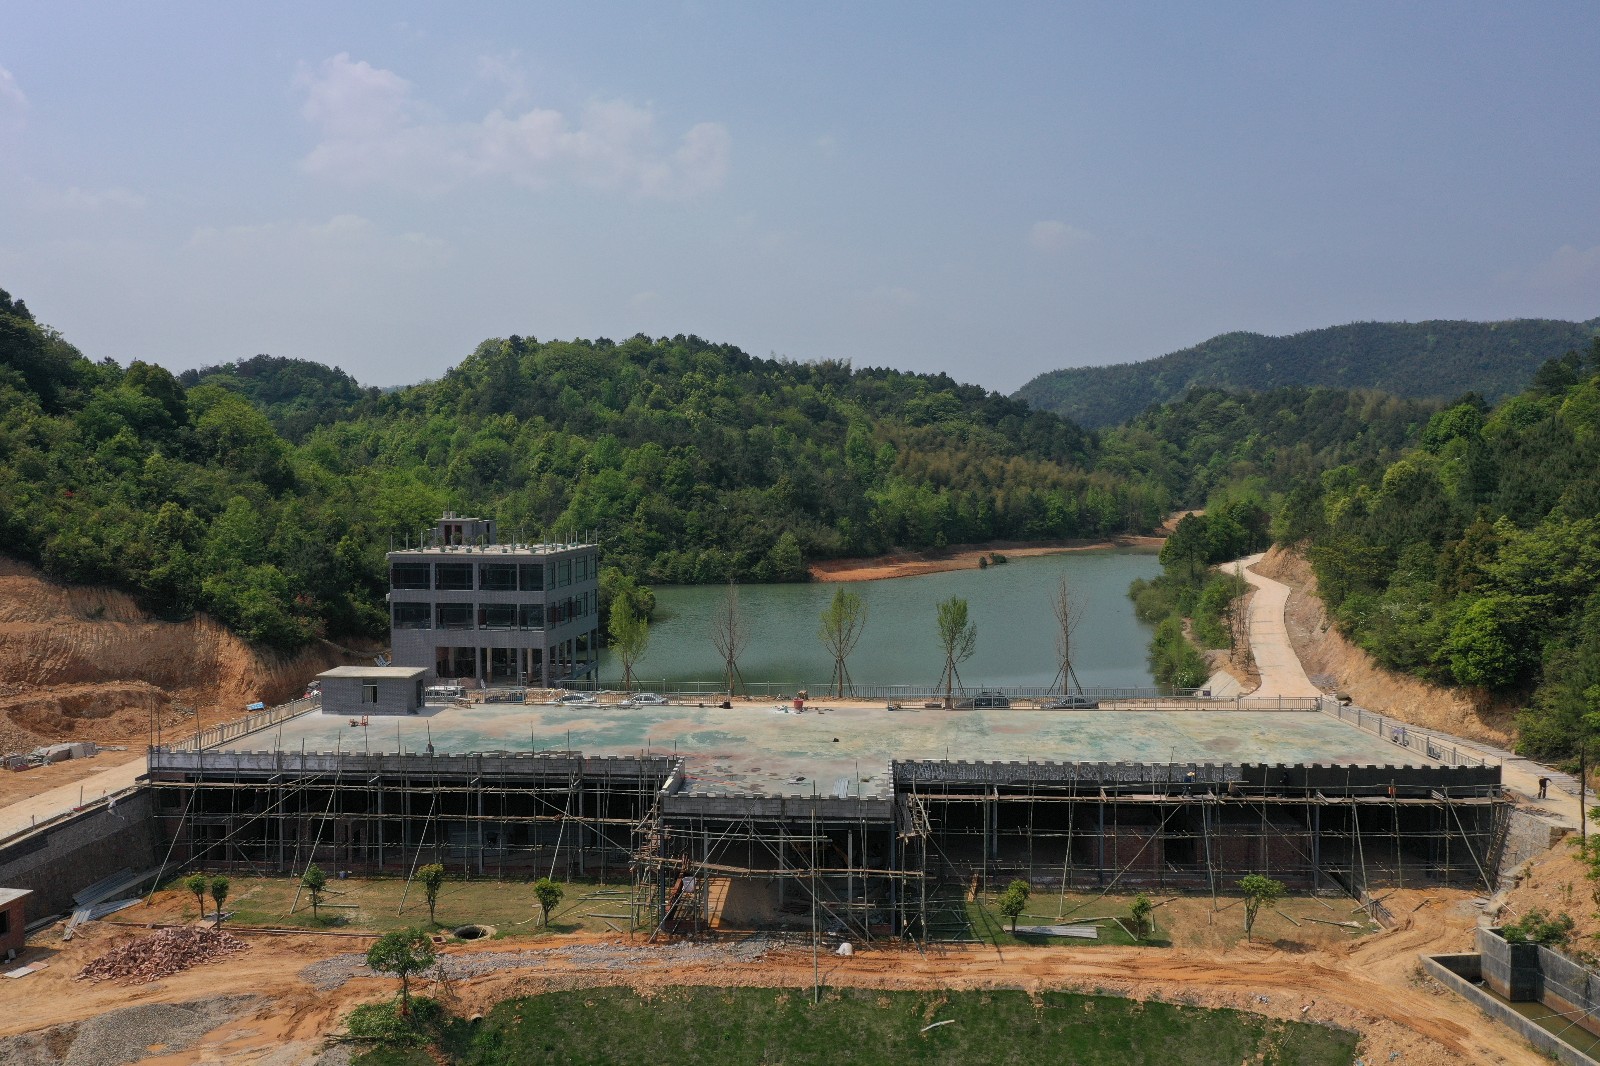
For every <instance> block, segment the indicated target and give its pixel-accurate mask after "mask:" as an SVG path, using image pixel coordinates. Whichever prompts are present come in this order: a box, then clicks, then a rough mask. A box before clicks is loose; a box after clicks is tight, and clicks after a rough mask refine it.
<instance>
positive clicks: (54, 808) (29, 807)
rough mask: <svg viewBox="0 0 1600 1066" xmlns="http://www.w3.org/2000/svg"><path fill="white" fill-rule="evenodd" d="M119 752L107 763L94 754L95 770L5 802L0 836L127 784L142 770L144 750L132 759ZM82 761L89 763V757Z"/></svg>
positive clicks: (130, 783)
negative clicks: (115, 760) (45, 789)
mask: <svg viewBox="0 0 1600 1066" xmlns="http://www.w3.org/2000/svg"><path fill="white" fill-rule="evenodd" d="M119 754H121V756H122V758H121V761H120V762H109V761H108V760H106V759H105V757H104V756H99V757H97V758H98V759H99V766H98V768H97V772H95V773H94V774H91V775H89V776H87V777H82V778H79V779H78V780H76V781H68V782H67V783H65V784H61V785H57V786H56V787H55V788H52V789H49V790H47V791H43V792H40V793H38V794H37V795H33V796H27V797H24V798H19V799H15V800H11V801H7V802H6V805H5V806H4V807H0V839H4V838H6V837H8V836H10V835H11V834H12V833H20V832H21V831H22V830H24V829H27V828H30V827H31V826H32V825H33V824H34V823H35V822H42V821H44V820H45V819H47V818H50V817H52V816H54V815H57V814H61V813H62V812H64V811H70V810H72V808H74V807H76V806H78V805H79V804H80V803H87V802H90V801H93V800H97V799H100V798H102V797H103V796H107V795H109V794H111V793H113V792H120V791H121V790H122V789H125V788H128V787H129V786H131V785H132V784H133V783H134V779H135V778H137V777H138V776H139V775H140V774H142V773H144V771H145V756H144V752H142V751H141V752H140V753H139V754H138V755H135V756H133V757H132V758H128V757H127V755H126V753H119ZM83 761H84V762H85V763H89V762H91V761H92V760H89V759H85V760H83ZM28 773H29V774H35V773H42V771H37V770H30V771H28ZM7 776H24V777H25V776H27V775H26V774H24V775H10V774H8V775H7Z"/></svg>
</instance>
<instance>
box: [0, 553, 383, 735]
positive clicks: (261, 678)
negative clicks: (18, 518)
mask: <svg viewBox="0 0 1600 1066" xmlns="http://www.w3.org/2000/svg"><path fill="white" fill-rule="evenodd" d="M349 661H353V660H352V659H351V658H350V656H348V655H347V654H345V653H344V652H342V651H341V650H340V649H338V648H336V647H334V646H333V645H331V644H326V643H324V644H320V645H316V646H313V647H311V648H309V649H307V650H305V651H303V652H301V653H299V654H298V655H294V656H282V655H277V654H274V653H271V652H265V651H261V650H259V649H256V648H252V647H251V646H250V645H248V644H246V643H245V642H244V641H242V640H240V639H239V638H238V637H236V636H234V635H233V634H232V633H231V632H229V631H228V630H227V628H226V627H224V626H222V625H220V624H218V623H217V622H215V621H213V620H211V619H210V618H207V617H205V616H198V617H196V618H193V619H191V620H189V621H186V622H161V621H157V620H155V619H153V618H151V617H150V616H148V615H146V614H145V613H144V612H143V611H141V610H140V609H139V607H138V605H137V604H136V603H134V601H133V599H132V598H131V597H129V596H126V595H124V594H122V593H120V592H113V591H109V590H106V589H99V588H92V587H79V586H68V585H62V584H58V583H56V582H53V581H50V580H48V579H46V578H44V577H42V576H41V575H40V574H39V573H38V571H36V570H34V569H33V568H32V567H30V566H27V565H26V564H23V563H19V562H17V561H15V560H11V559H6V558H3V557H0V752H5V751H19V750H27V749H31V748H34V747H37V746H39V745H40V744H44V743H50V742H55V741H60V740H94V741H98V742H100V743H105V744H115V743H125V742H128V741H135V742H139V743H142V742H143V741H144V739H145V738H146V736H147V735H148V730H149V725H150V717H151V714H152V712H154V713H155V714H156V715H157V716H158V717H159V718H160V720H161V722H162V725H163V727H164V728H166V729H187V728H191V727H192V726H193V724H194V718H195V712H196V711H198V712H199V714H200V716H201V718H202V719H203V721H204V722H205V723H206V724H214V723H216V722H218V721H221V720H222V719H224V718H236V717H238V716H239V715H240V714H242V713H243V711H244V708H245V706H246V705H248V704H250V703H254V702H256V701H257V700H261V701H264V702H266V703H268V704H272V703H280V702H283V701H285V700H288V699H292V698H293V697H295V696H298V695H299V694H300V692H301V691H302V689H303V687H304V685H305V683H306V681H307V680H308V679H309V678H311V677H312V676H313V675H315V674H316V673H318V672H319V671H322V670H325V669H327V668H329V667H330V666H336V665H339V664H340V663H343V662H349Z"/></svg>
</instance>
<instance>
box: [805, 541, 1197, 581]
mask: <svg viewBox="0 0 1600 1066" xmlns="http://www.w3.org/2000/svg"><path fill="white" fill-rule="evenodd" d="M1165 540H1166V538H1165V537H1134V536H1124V537H1113V538H1111V539H1109V540H1063V541H1057V542H1054V543H1047V544H1040V543H1038V542H1036V541H1008V540H996V541H991V542H989V543H988V544H962V545H958V546H956V547H953V548H945V549H943V550H938V551H935V550H929V551H916V552H914V551H907V552H894V553H891V554H889V555H878V556H874V557H873V558H871V559H829V560H827V561H825V562H819V563H812V564H811V566H810V567H809V571H810V574H811V580H813V581H877V580H879V579H881V578H888V577H919V576H921V575H922V574H938V573H943V572H944V571H946V570H976V569H978V567H979V566H981V565H982V563H981V562H980V560H982V559H986V558H988V557H989V556H990V555H992V554H994V553H995V552H999V553H1000V554H1001V555H1004V556H1006V557H1008V558H1013V559H1017V558H1025V557H1027V556H1030V555H1060V554H1063V553H1065V552H1081V551H1093V550H1095V549H1097V548H1148V549H1151V550H1152V551H1153V550H1155V549H1158V548H1160V547H1161V545H1162V544H1163V543H1164V542H1165Z"/></svg>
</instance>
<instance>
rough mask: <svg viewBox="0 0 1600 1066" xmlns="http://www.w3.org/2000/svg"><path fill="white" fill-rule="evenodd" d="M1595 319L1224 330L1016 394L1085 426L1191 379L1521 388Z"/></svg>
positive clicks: (1386, 388)
mask: <svg viewBox="0 0 1600 1066" xmlns="http://www.w3.org/2000/svg"><path fill="white" fill-rule="evenodd" d="M1597 329H1600V319H1594V320H1591V321H1589V322H1558V321H1552V320H1549V319H1532V318H1529V319H1517V320H1515V321H1511V322H1459V321H1431V322H1354V323H1351V324H1350V325H1347V326H1331V327H1329V328H1327V329H1316V330H1309V331H1307V332H1305V333H1296V334H1294V335H1293V336H1289V337H1264V336H1262V335H1261V334H1259V333H1224V334H1222V335H1221V336H1218V337H1213V338H1211V339H1210V340H1208V341H1205V342H1204V343H1202V344H1197V345H1195V346H1194V347H1192V348H1184V349H1182V350H1181V351H1176V352H1171V353H1169V354H1167V355H1163V356H1161V357H1160V358H1158V359H1148V360H1145V361H1144V362H1140V363H1121V364H1118V365H1116V366H1079V367H1073V368H1071V369H1068V370H1053V371H1050V372H1049V373H1046V374H1041V375H1039V376H1038V377H1036V378H1034V379H1033V380H1032V381H1030V382H1028V383H1027V384H1026V385H1024V386H1023V387H1022V388H1021V389H1019V390H1018V391H1017V398H1018V399H1021V400H1026V401H1027V402H1028V403H1030V404H1032V405H1033V406H1035V407H1038V408H1040V409H1041V410H1045V411H1054V412H1056V413H1057V414H1060V415H1063V416H1064V417H1067V418H1071V419H1073V420H1075V421H1077V422H1078V423H1080V424H1081V425H1085V426H1089V427H1091V428H1101V427H1105V426H1114V425H1117V424H1119V423H1122V422H1126V421H1127V420H1129V419H1131V418H1133V417H1134V416H1135V415H1137V414H1139V413H1140V412H1141V411H1143V410H1145V408H1147V407H1149V406H1151V405H1152V404H1160V403H1170V402H1171V401H1173V400H1176V399H1177V398H1178V397H1180V396H1182V395H1183V394H1184V393H1185V392H1187V391H1188V390H1189V389H1190V388H1192V387H1194V386H1197V385H1199V386H1220V387H1222V388H1228V389H1254V390H1262V389H1276V388H1280V387H1283V386H1286V385H1301V386H1313V385H1320V386H1325V387H1327V388H1335V389H1375V390H1380V391H1382V392H1387V393H1392V394H1393V395H1396V396H1409V397H1414V398H1425V397H1430V396H1431V397H1445V396H1459V395H1461V394H1462V393H1465V392H1477V393H1480V394H1482V395H1484V396H1487V397H1489V398H1490V399H1491V400H1497V399H1500V398H1501V397H1504V396H1509V395H1511V394H1512V393H1514V392H1516V391H1518V390H1519V389H1521V388H1522V387H1523V386H1524V385H1526V384H1527V382H1528V379H1529V378H1530V377H1531V376H1532V375H1533V373H1534V372H1535V370H1536V369H1537V368H1538V367H1539V365H1540V364H1541V363H1543V362H1544V361H1545V360H1547V359H1550V358H1553V357H1558V356H1560V355H1561V354H1562V353H1563V352H1565V351H1567V350H1569V349H1572V348H1578V349H1582V348H1583V347H1585V346H1587V345H1588V343H1589V338H1590V337H1592V336H1593V335H1594V333H1595V331H1596V330H1597Z"/></svg>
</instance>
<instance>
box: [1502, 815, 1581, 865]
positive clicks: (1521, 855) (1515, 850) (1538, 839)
mask: <svg viewBox="0 0 1600 1066" xmlns="http://www.w3.org/2000/svg"><path fill="white" fill-rule="evenodd" d="M1571 832H1572V830H1570V829H1568V828H1567V827H1566V826H1564V825H1560V824H1559V823H1557V822H1555V821H1552V820H1551V819H1549V818H1546V817H1545V816H1543V815H1539V814H1534V813H1532V812H1531V811H1526V810H1522V809H1519V808H1517V807H1512V808H1511V809H1510V822H1509V823H1508V824H1507V826H1506V835H1505V841H1504V843H1503V844H1502V846H1501V849H1500V854H1499V855H1498V856H1494V860H1495V865H1496V867H1497V868H1498V870H1499V872H1500V876H1501V877H1502V878H1507V877H1511V876H1512V875H1514V874H1515V873H1516V872H1517V868H1518V867H1519V866H1521V865H1522V864H1523V863H1525V862H1527V861H1528V860H1529V859H1536V858H1538V857H1539V856H1540V855H1543V854H1544V853H1545V852H1547V851H1549V850H1550V849H1551V848H1553V847H1555V845H1556V844H1558V843H1560V841H1561V839H1562V838H1563V837H1565V836H1567V835H1568V834H1569V833H1571Z"/></svg>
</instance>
